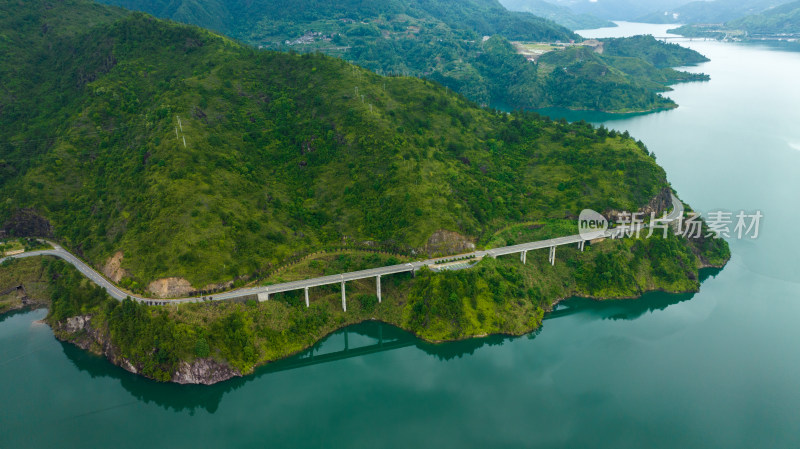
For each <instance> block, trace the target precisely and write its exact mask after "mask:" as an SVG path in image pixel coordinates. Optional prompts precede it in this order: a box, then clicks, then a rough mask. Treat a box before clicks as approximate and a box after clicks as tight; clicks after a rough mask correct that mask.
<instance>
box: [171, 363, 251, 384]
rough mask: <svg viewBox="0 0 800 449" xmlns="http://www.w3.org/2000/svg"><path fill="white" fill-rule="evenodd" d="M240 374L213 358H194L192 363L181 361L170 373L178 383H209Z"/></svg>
mask: <svg viewBox="0 0 800 449" xmlns="http://www.w3.org/2000/svg"><path fill="white" fill-rule="evenodd" d="M241 376H242V374H241V373H240V372H238V371H236V370H235V369H233V368H231V367H229V366H228V365H225V364H222V363H219V362H217V361H215V360H213V359H195V360H194V361H193V362H192V363H187V362H181V364H180V366H179V367H178V370H177V371H176V372H175V374H173V375H172V381H173V382H176V383H179V384H203V385H211V384H215V383H217V382H222V381H223V380H228V379H231V378H233V377H241Z"/></svg>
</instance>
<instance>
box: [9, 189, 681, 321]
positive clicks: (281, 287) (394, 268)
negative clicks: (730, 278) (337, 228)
mask: <svg viewBox="0 0 800 449" xmlns="http://www.w3.org/2000/svg"><path fill="white" fill-rule="evenodd" d="M672 205H673V208H672V211H671V212H670V213H669V214H668V215H667V216H666V217H665V218H664V219H663V220H664V222H668V223H671V222H674V221H675V220H677V219H678V218H680V217H682V216H683V211H684V209H683V203H681V201H680V200H679V199H678V198H677V197H676V196H675V195H672ZM645 226H646V225H644V224H642V225H639V226H638V227H637V228H632V231H634V232H635V231H637V230H641V229H643V228H644V227H645ZM621 236H622V235H621V234H620V232H619V229H610V230H606V231H597V232H595V233H592V234H579V235H571V236H567V237H557V238H553V239H547V240H539V241H535V242H528V243H522V244H519V245H511V246H505V247H502V248H493V249H489V250H485V251H475V252H472V253H466V254H458V255H453V256H447V257H442V258H437V259H427V260H422V261H416V262H409V263H404V264H399V265H390V266H386V267H379V268H371V269H368V270H361V271H351V272H348V273H341V274H336V275H330V276H322V277H317V278H311V279H305V280H300V281H292V282H284V283H281V284H273V285H268V286H259V287H248V288H241V289H238V290H232V291H229V292H224V293H218V294H215V295H210V296H204V297H191V298H179V299H153V298H145V297H140V296H135V295H132V294H130V293H128V292H125V291H123V290H122V289H120V288H119V287H117V286H116V285H114V283H112V282H111V281H109V280H108V279H106V278H105V277H104V276H103V275H101V274H100V273H98V272H97V271H95V270H94V269H92V268H91V267H90V266H89V265H87V264H86V263H84V262H83V261H82V260H80V259H78V258H77V257H75V256H74V255H73V254H72V253H70V252H69V251H67V250H65V249H64V248H62V247H61V246H59V245H56V244H53V243H51V245H53V249H49V250H41V251H31V252H28V253H22V254H16V255H13V256H8V257H5V258H3V259H0V263H2V262H3V261H5V260H6V259H10V258H24V257H34V256H55V257H60V258H61V259H63V260H64V261H66V262H68V263H70V264H72V265H73V266H75V268H77V269H78V271H80V272H81V273H82V274H83V275H84V276H86V277H87V278H89V279H90V280H91V281H92V282H94V283H95V284H97V285H99V286H101V287H103V288H104V289H105V290H106V291H107V292H108V294H109V295H111V296H112V297H113V298H115V299H117V300H120V301H121V300H123V299H125V298H131V299H133V300H135V301H138V302H141V303H144V304H147V305H169V304H184V303H192V302H204V301H208V300H211V301H226V300H235V299H245V298H257V299H258V300H259V301H268V300H269V297H270V295H274V294H276V293H283V292H290V291H297V290H303V291H304V293H305V301H306V307H308V306H309V300H308V290H309V289H310V288H313V287H321V286H324V285H331V284H340V285H341V290H342V309H343V310H344V311H347V289H346V285H347V282H350V281H356V280H360V279H375V289H376V292H377V296H378V302H381V300H382V297H381V277H383V276H389V275H392V274H398V273H412V275H413V274H414V273H415V272H417V271H419V270H420V269H421V268H422V267H426V266H429V267H433V268H436V267H437V265H438V264H441V263H445V262H450V261H457V260H461V259H475V260H480V259H482V258H484V257H493V258H497V257H499V256H507V255H512V254H519V255H520V260H521V261H522V263H525V262H526V260H527V255H528V251H535V250H540V249H545V248H547V249H549V251H550V253H549V257H548V261H549V262H550V263H551V264H553V265H555V262H556V248H557V247H559V246H564V245H576V244H577V245H578V248H580V250H581V251H583V248H584V246H585V244H586V242H587V241H591V240H595V239H602V238H613V237H621Z"/></svg>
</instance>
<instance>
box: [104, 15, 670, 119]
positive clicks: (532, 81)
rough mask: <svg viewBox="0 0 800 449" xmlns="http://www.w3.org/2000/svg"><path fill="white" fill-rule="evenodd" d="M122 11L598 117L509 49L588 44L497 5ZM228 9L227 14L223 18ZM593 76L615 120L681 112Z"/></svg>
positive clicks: (514, 105)
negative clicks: (518, 44)
mask: <svg viewBox="0 0 800 449" xmlns="http://www.w3.org/2000/svg"><path fill="white" fill-rule="evenodd" d="M109 1H112V0H109ZM112 2H113V3H115V4H119V5H122V6H125V7H128V8H132V9H139V10H143V11H145V12H148V13H152V14H155V15H158V16H160V17H165V18H170V19H173V20H177V21H182V22H187V23H193V24H195V25H200V26H203V27H209V28H212V29H215V30H217V31H220V32H223V33H225V34H228V35H230V36H232V37H234V38H236V39H239V40H242V41H244V42H246V43H249V44H251V45H254V46H257V47H260V48H264V49H272V50H278V51H295V52H301V53H306V52H321V53H325V54H328V55H331V56H336V57H340V58H343V59H345V60H347V61H350V62H353V63H356V64H358V65H360V66H362V67H365V68H367V69H369V70H372V71H375V72H377V73H380V74H401V75H412V76H416V77H421V78H429V79H433V80H436V81H438V82H439V83H441V84H443V85H444V86H447V87H448V88H450V89H453V90H455V91H456V92H458V93H461V94H462V95H464V96H466V97H467V98H468V99H470V100H472V101H474V102H476V103H478V104H481V105H488V106H492V107H498V108H502V109H505V110H511V109H519V108H523V109H534V108H542V107H550V106H562V107H570V108H578V109H594V108H597V102H595V101H589V100H588V99H587V98H586V97H585V96H584V95H582V94H581V95H571V93H570V92H571V91H570V90H568V89H567V90H564V91H562V92H560V93H557V94H556V95H549V93H548V92H547V91H546V87H547V86H549V85H552V84H553V81H552V80H551V79H549V78H550V75H551V72H549V71H547V70H545V71H542V70H539V69H538V68H537V67H536V66H532V64H531V63H530V62H529V61H528V60H527V59H526V58H525V57H523V56H522V55H520V54H517V51H516V50H515V49H514V48H513V47H512V45H511V44H510V43H509V41H524V42H569V41H571V40H580V37H579V36H577V35H575V34H573V33H571V32H569V31H568V30H567V29H565V28H563V27H560V26H558V25H556V24H555V23H553V22H550V21H548V20H545V19H542V18H539V17H535V16H534V15H532V14H529V13H523V12H510V11H508V10H506V9H505V8H504V7H503V6H502V5H500V3H498V2H497V1H496V0H470V1H456V2H454V1H449V0H425V1H422V0H413V1H399V0H395V1H380V2H379V1H366V2H365V1H352V0H351V1H345V2H333V1H331V0H305V1H304V2H301V3H297V2H294V3H287V2H277V1H275V0H258V1H251V2H245V1H241V0H240V1H229V2H225V3H224V4H223V3H218V2H214V1H213V0H191V1H189V0H186V1H183V2H165V1H164V2H139V1H132V0H113V1H112ZM223 5H224V9H225V12H224V13H223V12H218V11H222V9H223ZM209 11H215V13H213V14H210V13H209ZM212 19H213V20H212ZM490 37H491V41H489V39H490ZM654 45H660V43H654ZM600 63H601V64H604V63H605V62H603V61H601V62H600ZM680 65H685V64H680ZM609 71H610V70H609V69H606V70H600V71H598V72H596V73H597V74H600V73H607V72H609ZM623 72H624V70H623ZM583 73H584V75H585V76H588V77H589V78H587V79H585V80H581V82H582V83H584V84H587V85H591V86H593V88H595V89H596V91H595V92H593V94H594V95H593V96H597V95H601V94H602V95H604V96H606V97H609V96H610V97H612V98H608V99H607V100H606V101H604V102H603V107H605V109H603V110H605V111H609V112H626V111H645V110H652V109H658V108H665V107H675V106H676V105H675V103H673V102H672V101H671V100H668V99H665V98H663V97H661V96H659V95H658V92H660V91H664V90H667V88H666V85H664V84H660V83H661V82H660V81H659V80H657V79H656V80H654V79H650V78H647V77H646V76H644V74H645V73H646V72H643V71H637V72H635V73H622V74H621V75H620V76H617V77H614V78H613V79H605V78H603V77H602V76H597V75H596V74H595V72H583ZM658 78H663V77H658ZM654 82H655V83H659V86H658V88H657V89H652V88H650V87H645V86H652V85H653V83H654ZM554 99H557V100H558V102H555V103H554Z"/></svg>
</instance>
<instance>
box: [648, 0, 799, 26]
mask: <svg viewBox="0 0 800 449" xmlns="http://www.w3.org/2000/svg"><path fill="white" fill-rule="evenodd" d="M787 1H788V0H711V1H693V2H689V3H686V4H684V5H681V6H679V7H677V8H665V9H662V10H657V11H654V12H651V13H650V14H646V15H644V16H641V17H639V18H638V19H637V21H638V22H648V23H685V24H697V23H703V24H712V23H713V24H720V23H723V22H728V21H730V20H734V19H738V18H740V17H743V16H746V15H751V14H758V13H761V12H765V11H768V10H770V9H772V8H775V7H777V6H780V5H782V4H785V3H787Z"/></svg>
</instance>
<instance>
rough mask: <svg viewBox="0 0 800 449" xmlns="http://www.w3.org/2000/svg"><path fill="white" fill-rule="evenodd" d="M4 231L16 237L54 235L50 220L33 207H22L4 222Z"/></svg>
mask: <svg viewBox="0 0 800 449" xmlns="http://www.w3.org/2000/svg"><path fill="white" fill-rule="evenodd" d="M3 233H4V234H6V235H13V236H16V237H52V236H53V227H52V226H51V225H50V222H49V221H48V220H47V219H46V218H44V217H42V216H41V215H39V214H38V213H36V211H35V210H33V209H20V210H18V211H17V212H15V213H14V215H13V216H11V218H10V219H9V220H8V221H7V222H5V223H4V224H3Z"/></svg>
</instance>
